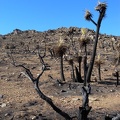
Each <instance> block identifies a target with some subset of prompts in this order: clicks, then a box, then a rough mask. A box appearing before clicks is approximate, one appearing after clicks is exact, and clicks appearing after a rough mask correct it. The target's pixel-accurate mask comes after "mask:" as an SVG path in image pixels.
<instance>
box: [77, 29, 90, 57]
mask: <svg viewBox="0 0 120 120" xmlns="http://www.w3.org/2000/svg"><path fill="white" fill-rule="evenodd" d="M87 33H88V30H87V29H86V28H82V29H81V36H80V38H79V39H78V41H79V44H80V48H83V47H84V51H85V55H87V44H89V43H90V37H89V36H88V35H87Z"/></svg>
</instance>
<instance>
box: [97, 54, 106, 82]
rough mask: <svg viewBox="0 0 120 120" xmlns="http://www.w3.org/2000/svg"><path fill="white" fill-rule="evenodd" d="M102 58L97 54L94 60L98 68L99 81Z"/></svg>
mask: <svg viewBox="0 0 120 120" xmlns="http://www.w3.org/2000/svg"><path fill="white" fill-rule="evenodd" d="M103 63H104V62H103V60H102V59H101V56H100V54H99V55H98V56H97V60H96V61H95V65H96V67H97V68H98V78H99V80H100V81H101V64H103Z"/></svg>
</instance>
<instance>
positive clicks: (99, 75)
mask: <svg viewBox="0 0 120 120" xmlns="http://www.w3.org/2000/svg"><path fill="white" fill-rule="evenodd" d="M100 69H101V64H98V77H99V80H100V81H101V70H100Z"/></svg>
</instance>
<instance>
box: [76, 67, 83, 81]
mask: <svg viewBox="0 0 120 120" xmlns="http://www.w3.org/2000/svg"><path fill="white" fill-rule="evenodd" d="M75 73H76V82H79V83H83V80H82V77H81V74H80V72H79V71H78V68H77V67H76V66H75Z"/></svg>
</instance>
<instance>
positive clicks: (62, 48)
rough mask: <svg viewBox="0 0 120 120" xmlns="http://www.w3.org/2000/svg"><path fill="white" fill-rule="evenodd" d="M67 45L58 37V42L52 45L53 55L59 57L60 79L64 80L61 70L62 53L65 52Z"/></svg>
mask: <svg viewBox="0 0 120 120" xmlns="http://www.w3.org/2000/svg"><path fill="white" fill-rule="evenodd" d="M67 49H68V47H67V45H65V43H64V42H63V40H62V39H61V37H60V40H59V41H58V44H56V46H55V47H54V52H55V56H56V57H59V58H60V70H61V80H62V81H65V77H64V72H63V55H64V54H65V53H66V51H67Z"/></svg>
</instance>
